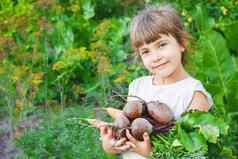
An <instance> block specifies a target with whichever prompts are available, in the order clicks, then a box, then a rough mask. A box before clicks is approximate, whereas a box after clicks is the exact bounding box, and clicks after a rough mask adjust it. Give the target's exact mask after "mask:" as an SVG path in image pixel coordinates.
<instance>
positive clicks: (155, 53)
mask: <svg viewBox="0 0 238 159" xmlns="http://www.w3.org/2000/svg"><path fill="white" fill-rule="evenodd" d="M161 58H162V56H161V54H160V53H159V52H158V51H157V50H155V51H153V52H152V60H153V62H157V61H160V60H161Z"/></svg>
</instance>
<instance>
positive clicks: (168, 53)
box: [139, 34, 184, 78]
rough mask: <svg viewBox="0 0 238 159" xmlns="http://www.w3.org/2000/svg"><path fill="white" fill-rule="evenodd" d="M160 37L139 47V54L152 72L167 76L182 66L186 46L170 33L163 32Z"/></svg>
mask: <svg viewBox="0 0 238 159" xmlns="http://www.w3.org/2000/svg"><path fill="white" fill-rule="evenodd" d="M160 37H161V38H159V39H158V40H156V41H154V42H151V43H149V44H144V45H142V46H141V47H139V54H140V56H141V58H142V61H143V63H144V66H145V67H146V68H147V69H148V70H149V71H150V72H151V73H152V74H155V75H158V76H159V77H161V78H165V77H168V76H170V75H171V74H172V73H174V72H175V71H176V70H177V69H179V68H181V66H182V62H181V61H182V52H183V51H184V48H183V47H182V46H181V45H180V44H179V43H178V42H177V40H176V39H175V38H174V37H173V36H171V35H170V34H169V35H165V34H161V35H160Z"/></svg>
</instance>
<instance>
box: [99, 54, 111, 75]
mask: <svg viewBox="0 0 238 159" xmlns="http://www.w3.org/2000/svg"><path fill="white" fill-rule="evenodd" d="M111 70H112V66H111V64H110V62H109V60H108V58H107V57H106V56H101V57H99V59H98V65H97V72H98V73H99V74H101V75H105V74H107V73H109V72H111Z"/></svg>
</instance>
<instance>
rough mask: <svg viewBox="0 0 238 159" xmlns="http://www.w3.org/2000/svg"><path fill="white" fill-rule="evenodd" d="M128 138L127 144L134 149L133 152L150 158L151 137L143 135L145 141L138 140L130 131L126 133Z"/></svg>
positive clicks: (146, 134)
mask: <svg viewBox="0 0 238 159" xmlns="http://www.w3.org/2000/svg"><path fill="white" fill-rule="evenodd" d="M126 136H127V138H128V139H129V141H127V142H126V144H127V145H130V146H131V147H132V149H131V150H132V151H134V152H136V153H138V154H140V155H142V156H144V157H149V155H150V152H151V151H152V149H151V144H150V137H149V135H148V133H144V134H143V139H144V141H139V140H136V139H135V138H134V137H133V136H132V135H131V134H130V132H129V131H128V130H127V131H126Z"/></svg>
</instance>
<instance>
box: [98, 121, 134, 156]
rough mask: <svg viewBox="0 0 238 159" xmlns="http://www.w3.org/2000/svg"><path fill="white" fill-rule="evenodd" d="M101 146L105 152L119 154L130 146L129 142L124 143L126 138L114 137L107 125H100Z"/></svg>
mask: <svg viewBox="0 0 238 159" xmlns="http://www.w3.org/2000/svg"><path fill="white" fill-rule="evenodd" d="M100 133H101V139H102V147H103V149H104V151H105V152H106V153H109V154H119V153H122V152H123V151H127V150H128V149H130V148H131V146H130V145H129V144H125V142H126V138H122V139H120V140H117V139H115V137H114V134H113V131H112V129H111V128H109V127H108V126H102V127H100Z"/></svg>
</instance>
